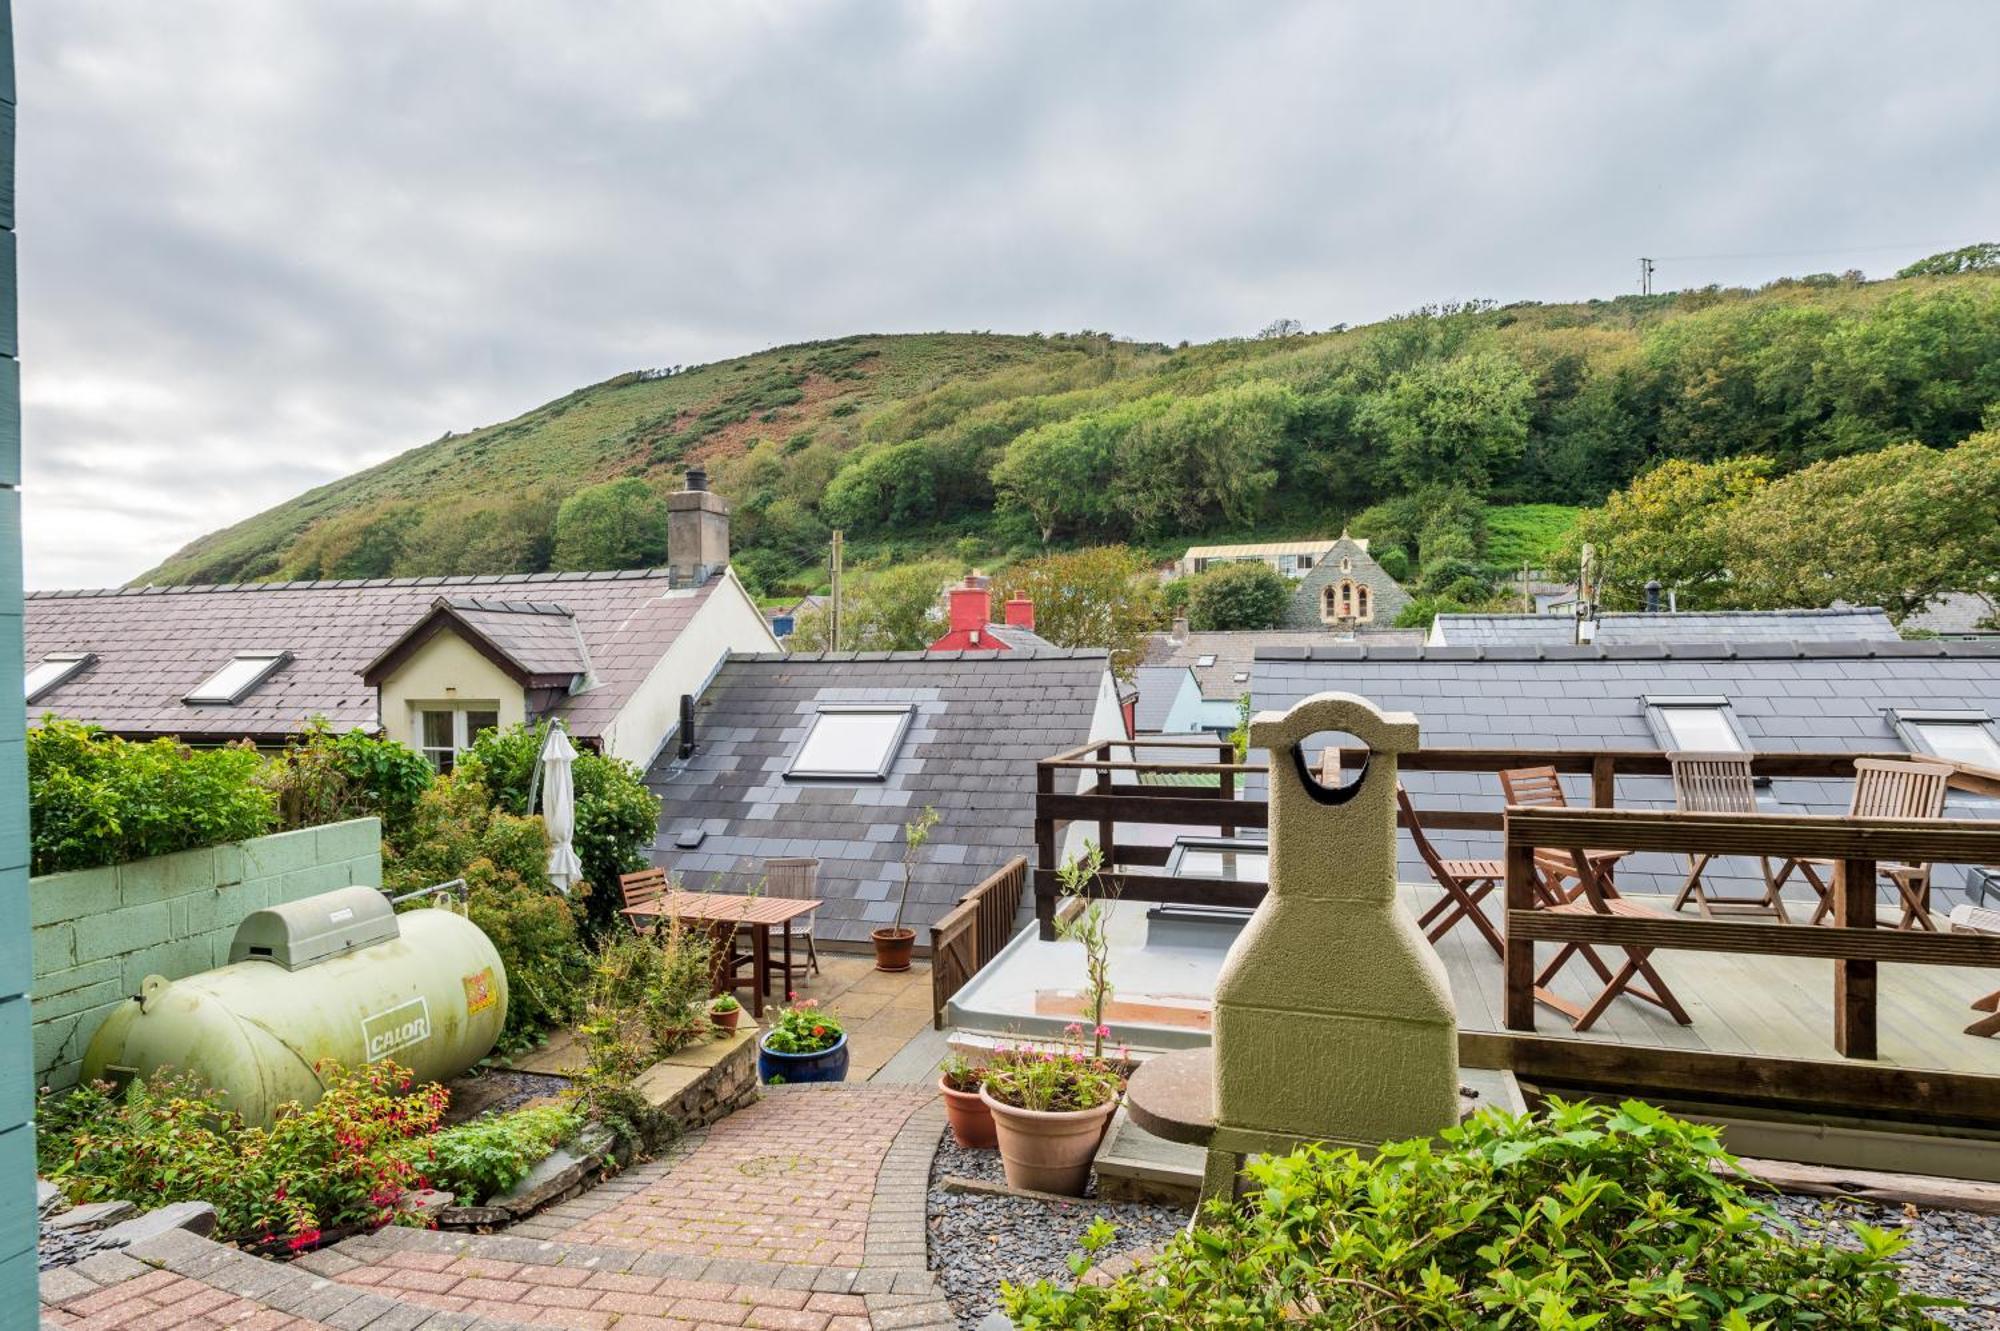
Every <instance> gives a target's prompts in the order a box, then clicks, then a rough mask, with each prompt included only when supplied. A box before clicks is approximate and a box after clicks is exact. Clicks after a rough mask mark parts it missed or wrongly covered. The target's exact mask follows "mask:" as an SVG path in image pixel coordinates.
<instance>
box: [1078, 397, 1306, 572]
mask: <svg viewBox="0 0 2000 1331" xmlns="http://www.w3.org/2000/svg"><path fill="white" fill-rule="evenodd" d="M1296 401H1297V399H1296V398H1295V397H1294V395H1293V394H1292V392H1291V390H1290V389H1287V388H1285V387H1283V386H1282V385H1279V384H1275V383H1271V382H1269V381H1254V382H1251V383H1247V384H1241V385H1238V386H1236V387H1232V388H1223V389H1218V390H1217V391H1215V392H1212V393H1203V394H1201V395H1199V396H1197V397H1191V398H1182V399H1179V400H1177V401H1172V402H1169V403H1167V404H1165V405H1164V406H1162V407H1160V408H1159V409H1157V410H1155V411H1151V412H1149V413H1148V414H1147V415H1146V416H1145V417H1144V418H1143V419H1141V420H1140V421H1139V422H1138V423H1137V424H1136V425H1135V426H1134V427H1133V428H1132V429H1131V430H1130V431H1129V432H1127V433H1126V435H1125V437H1124V438H1123V439H1122V440H1121V441H1120V442H1119V445H1118V453H1117V459H1118V462H1117V473H1116V477H1115V479H1114V480H1113V482H1112V499H1113V502H1114V503H1115V505H1116V506H1117V508H1118V510H1119V512H1120V513H1121V514H1122V515H1124V516H1126V517H1127V518H1129V520H1130V522H1131V524H1132V527H1133V529H1134V530H1136V531H1138V532H1140V533H1141V534H1144V535H1147V536H1164V535H1168V534H1171V533H1175V532H1184V531H1199V530H1201V528H1202V527H1203V525H1205V524H1207V523H1211V522H1215V521H1217V520H1220V521H1225V522H1237V523H1243V522H1248V521H1250V520H1251V519H1253V518H1255V517H1256V516H1258V514H1259V513H1260V511H1261V510H1262V508H1263V506H1264V501H1265V499H1266V498H1267V497H1268V496H1269V495H1270V493H1271V490H1272V488H1273V487H1274V486H1276V485H1277V483H1278V470H1277V465H1276V463H1277V459H1278V450H1279V447H1280V445H1281V443H1282V442H1283V440H1284V437H1285V431H1286V427H1287V425H1288V424H1289V423H1290V419H1291V413H1292V411H1293V408H1294V406H1295V405H1296Z"/></svg>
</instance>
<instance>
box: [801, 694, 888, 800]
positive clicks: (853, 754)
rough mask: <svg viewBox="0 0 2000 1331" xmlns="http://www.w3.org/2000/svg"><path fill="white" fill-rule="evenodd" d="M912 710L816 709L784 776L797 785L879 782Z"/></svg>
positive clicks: (881, 708)
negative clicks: (801, 782)
mask: <svg viewBox="0 0 2000 1331" xmlns="http://www.w3.org/2000/svg"><path fill="white" fill-rule="evenodd" d="M915 711H916V709H915V708H914V707H911V706H908V705H903V706H889V707H884V706H879V705H871V706H859V707H846V706H838V705H833V704H828V705H826V706H822V707H821V708H820V709H819V714H818V715H817V716H815V717H813V724H812V729H811V730H809V731H807V732H806V738H805V742H804V743H802V744H800V745H799V751H798V752H797V753H796V754H794V755H793V756H792V765H791V767H790V768H789V769H788V770H787V771H786V772H785V775H786V776H788V777H795V778H799V779H803V780H820V781H880V780H882V779H883V778H884V777H886V776H887V775H888V774H889V765H890V764H891V763H893V762H895V761H896V752H897V750H899V749H901V748H902V747H903V736H904V735H905V734H907V733H908V731H909V729H910V717H911V716H912V714H914V713H915Z"/></svg>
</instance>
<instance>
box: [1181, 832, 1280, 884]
mask: <svg viewBox="0 0 2000 1331" xmlns="http://www.w3.org/2000/svg"><path fill="white" fill-rule="evenodd" d="M1167 874H1168V876H1169V877H1173V878H1219V879H1221V880H1222V881H1224V882H1229V883H1268V882H1270V881H1271V848H1270V847H1269V846H1267V845H1265V844H1264V843H1263V842H1261V841H1236V840H1227V839H1224V838H1221V837H1215V838H1206V837H1181V838H1179V839H1177V840H1176V841H1175V842H1174V847H1173V849H1172V850H1171V851H1170V852H1168V854H1167Z"/></svg>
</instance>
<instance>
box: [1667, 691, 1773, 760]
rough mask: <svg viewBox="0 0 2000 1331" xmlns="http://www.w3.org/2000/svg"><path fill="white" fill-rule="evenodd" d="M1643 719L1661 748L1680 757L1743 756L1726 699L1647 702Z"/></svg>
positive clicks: (1739, 735)
mask: <svg viewBox="0 0 2000 1331" xmlns="http://www.w3.org/2000/svg"><path fill="white" fill-rule="evenodd" d="M1646 717H1647V720H1649V721H1650V722H1651V723H1652V726H1653V735H1654V737H1655V738H1656V739H1658V740H1659V742H1660V747H1661V748H1663V749H1666V750H1669V751H1672V752H1680V753H1743V752H1746V751H1747V750H1748V748H1749V746H1748V745H1747V744H1745V743H1744V742H1743V736H1742V735H1741V734H1740V733H1738V731H1737V729H1736V722H1735V719H1734V718H1733V717H1732V716H1731V715H1730V711H1729V699H1727V698H1658V697H1654V698H1648V699H1646Z"/></svg>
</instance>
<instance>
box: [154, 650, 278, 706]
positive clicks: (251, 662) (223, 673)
mask: <svg viewBox="0 0 2000 1331" xmlns="http://www.w3.org/2000/svg"><path fill="white" fill-rule="evenodd" d="M291 659H292V654H291V653H290V652H238V653H237V654H236V655H235V656H234V657H232V658H231V659H230V662H229V664H228V665H226V666H224V667H222V669H220V670H218V671H216V672H215V673H214V674H212V675H210V676H209V677H208V678H207V679H204V680H203V681H202V682H201V683H200V684H199V685H197V686H196V687H195V689H194V691H193V692H192V693H190V694H188V695H187V697H185V698H183V699H181V701H182V702H189V703H215V704H220V705H222V706H228V705H229V704H230V703H233V702H237V701H239V700H241V699H242V698H243V697H244V696H245V695H246V694H248V693H250V692H251V691H252V690H254V689H255V688H256V687H257V686H258V685H259V684H262V683H263V682H264V681H265V680H267V679H269V678H270V677H271V676H272V674H273V673H275V672H276V670H277V669H278V667H279V666H281V665H283V664H285V662H287V661H289V660H291Z"/></svg>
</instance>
